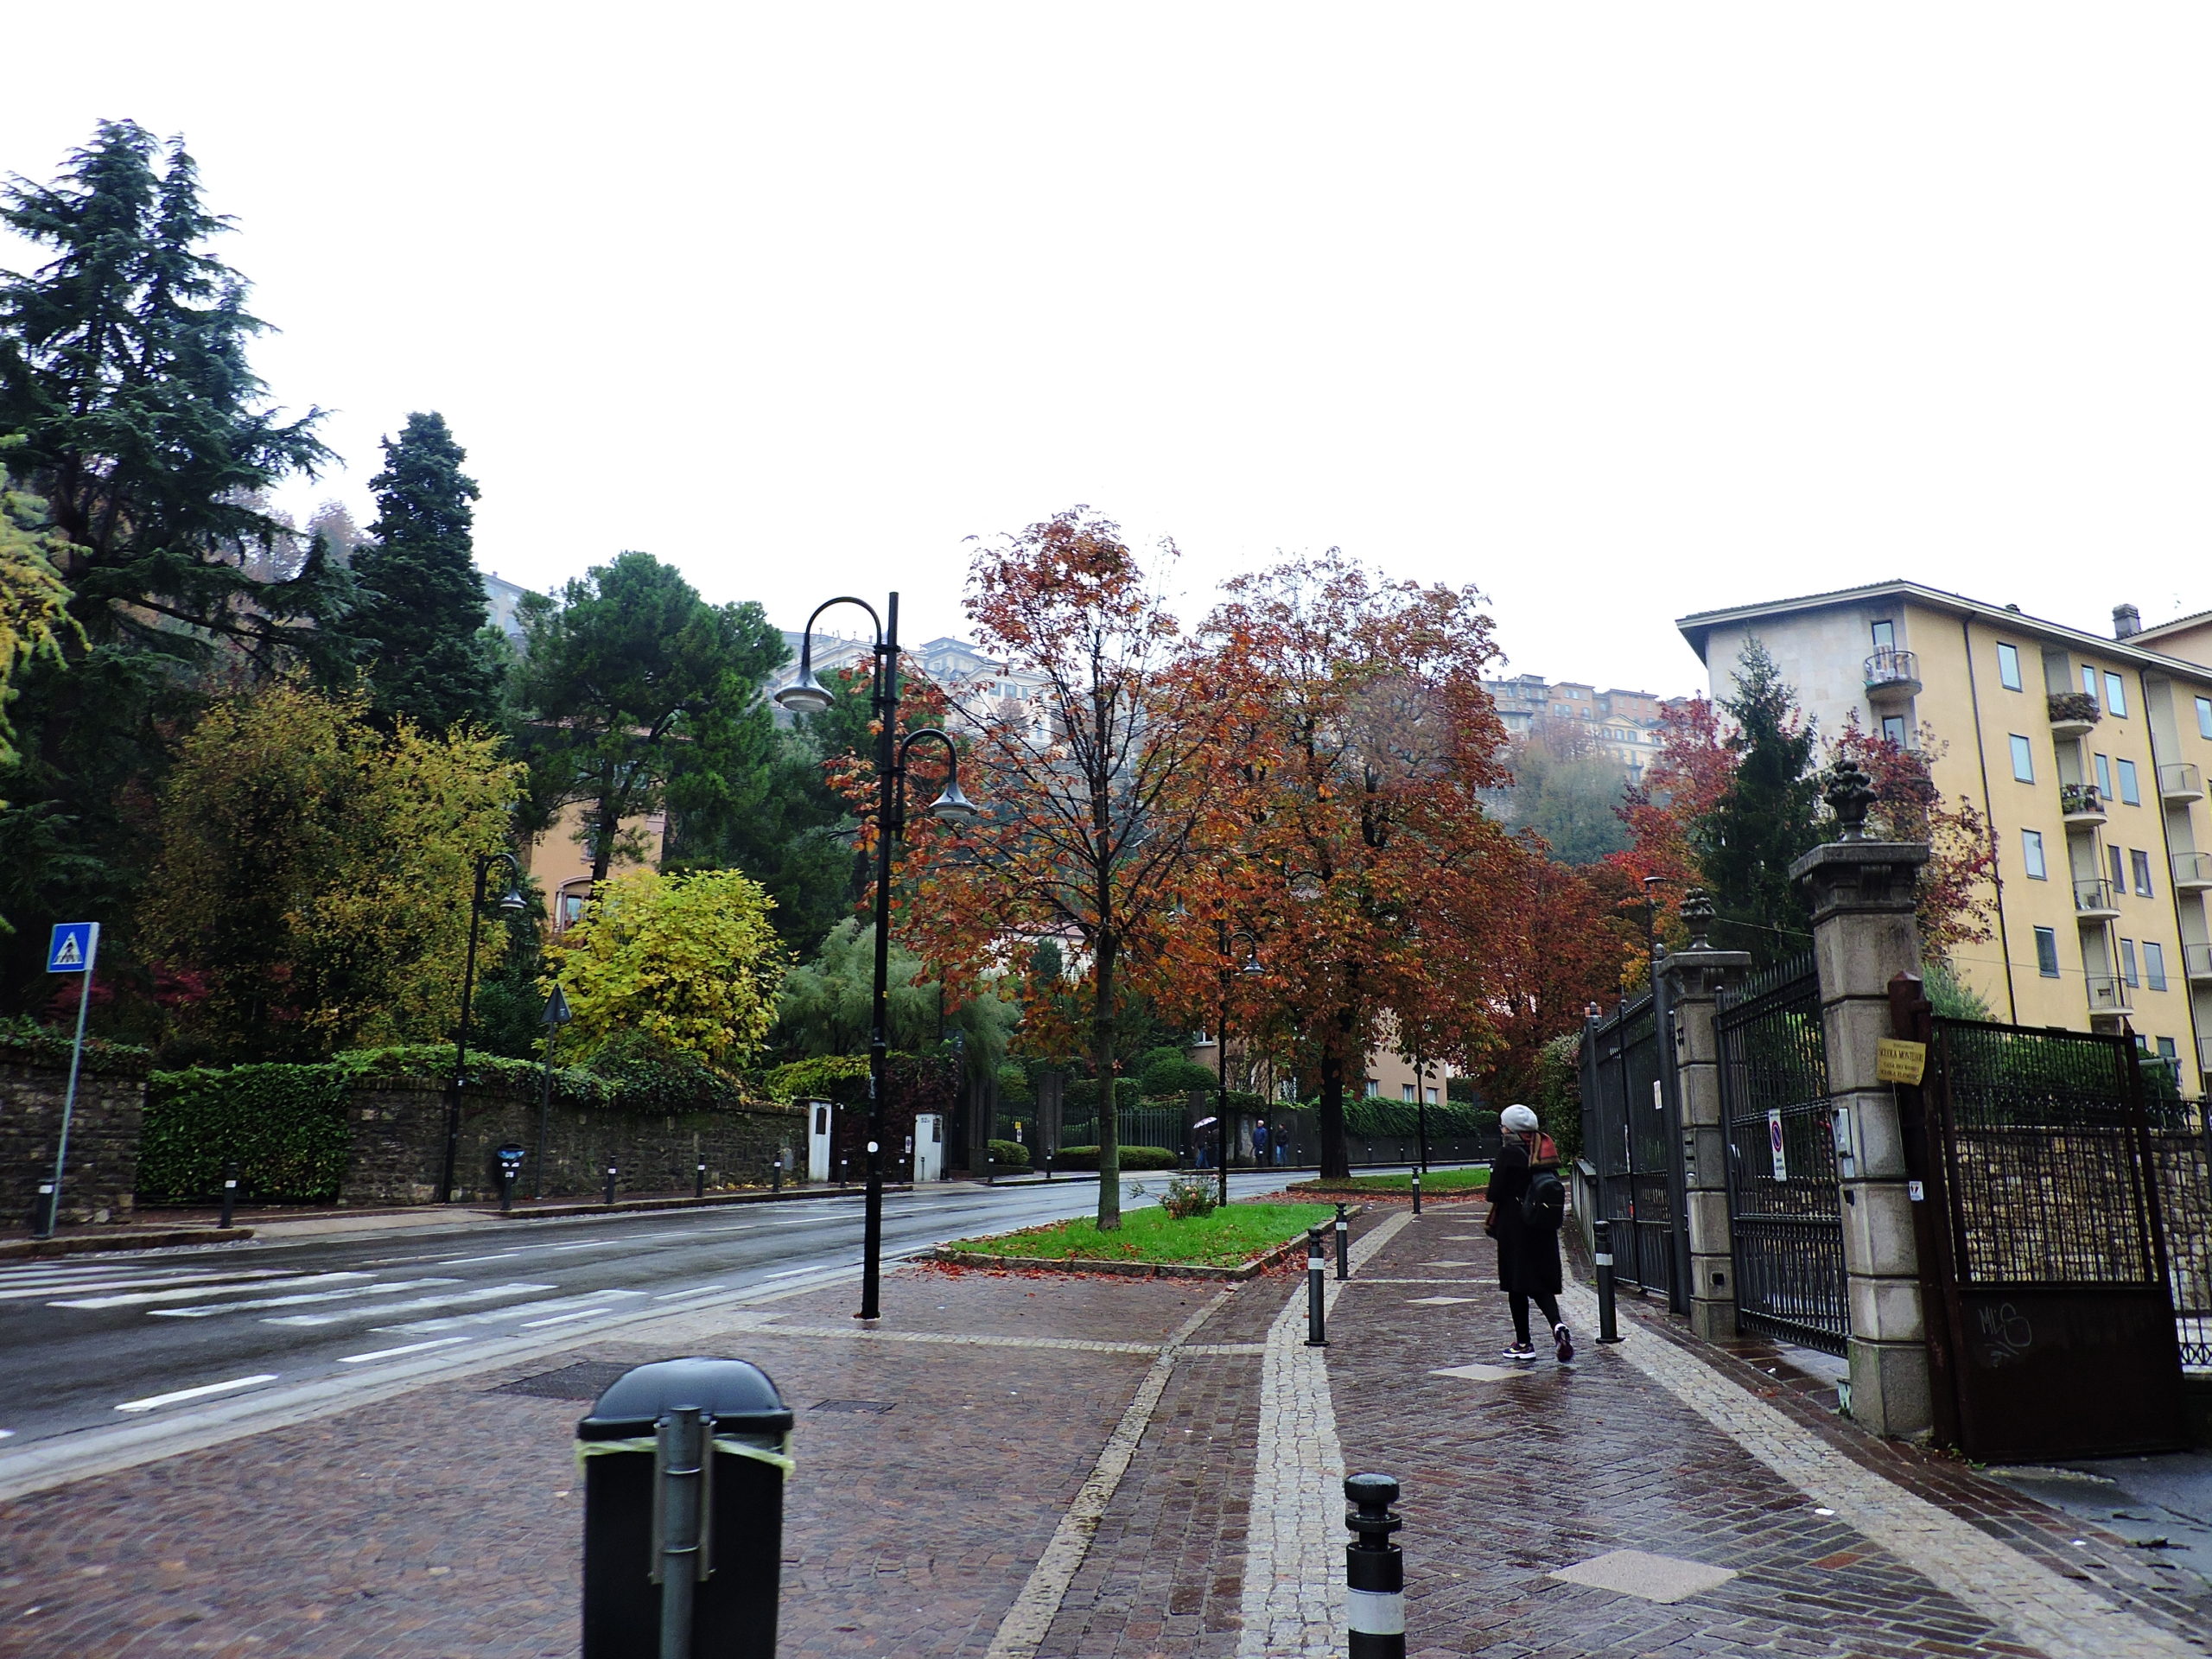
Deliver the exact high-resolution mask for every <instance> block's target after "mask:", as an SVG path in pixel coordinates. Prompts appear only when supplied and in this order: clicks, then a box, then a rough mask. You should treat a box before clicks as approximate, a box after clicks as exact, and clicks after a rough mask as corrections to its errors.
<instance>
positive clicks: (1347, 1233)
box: [1337, 1204, 1351, 1279]
mask: <svg viewBox="0 0 2212 1659" xmlns="http://www.w3.org/2000/svg"><path fill="white" fill-rule="evenodd" d="M1337 1277H1338V1278H1339V1279H1349V1278H1351V1223H1350V1222H1349V1221H1347V1220H1345V1219H1344V1205H1341V1204H1340V1205H1338V1206H1337Z"/></svg>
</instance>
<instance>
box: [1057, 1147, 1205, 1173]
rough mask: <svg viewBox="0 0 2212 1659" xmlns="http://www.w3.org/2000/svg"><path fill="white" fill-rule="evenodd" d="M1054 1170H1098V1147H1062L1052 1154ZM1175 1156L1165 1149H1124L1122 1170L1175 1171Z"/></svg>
mask: <svg viewBox="0 0 2212 1659" xmlns="http://www.w3.org/2000/svg"><path fill="white" fill-rule="evenodd" d="M1052 1167H1053V1168H1054V1169H1096V1168H1097V1167H1098V1148H1097V1147H1061V1148H1060V1149H1059V1150H1058V1152H1056V1153H1054V1154H1052ZM1174 1167H1175V1154H1173V1153H1172V1152H1170V1151H1168V1149H1167V1148H1166V1147H1122V1170H1123V1171H1124V1172H1127V1171H1128V1170H1133V1169H1173V1168H1174Z"/></svg>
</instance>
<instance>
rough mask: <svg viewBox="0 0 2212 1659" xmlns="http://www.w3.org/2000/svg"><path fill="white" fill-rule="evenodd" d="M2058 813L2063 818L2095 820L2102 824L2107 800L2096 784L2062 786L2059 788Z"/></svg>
mask: <svg viewBox="0 0 2212 1659" xmlns="http://www.w3.org/2000/svg"><path fill="white" fill-rule="evenodd" d="M2058 812H2059V816H2060V817H2067V818H2085V819H2094V820H2096V821H2098V822H2100V823H2101V822H2102V821H2103V818H2104V816H2105V798H2104V796H2103V795H2102V794H2101V793H2100V792H2099V791H2098V789H2097V786H2096V785H2094V784H2061V785H2059V786H2058Z"/></svg>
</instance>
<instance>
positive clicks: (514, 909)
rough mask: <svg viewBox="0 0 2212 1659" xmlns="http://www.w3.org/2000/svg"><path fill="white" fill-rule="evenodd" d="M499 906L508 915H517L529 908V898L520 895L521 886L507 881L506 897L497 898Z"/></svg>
mask: <svg viewBox="0 0 2212 1659" xmlns="http://www.w3.org/2000/svg"><path fill="white" fill-rule="evenodd" d="M499 908H500V909H501V910H502V911H504V912H506V913H507V914H508V915H510V916H519V915H520V914H521V913H522V912H524V911H525V910H528V909H529V908H530V900H528V899H525V898H524V897H523V896H522V889H521V888H519V887H516V886H515V885H514V884H513V883H512V882H509V883H508V884H507V893H506V897H505V898H504V899H500V900H499Z"/></svg>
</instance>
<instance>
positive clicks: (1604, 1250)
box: [1591, 1221, 1621, 1342]
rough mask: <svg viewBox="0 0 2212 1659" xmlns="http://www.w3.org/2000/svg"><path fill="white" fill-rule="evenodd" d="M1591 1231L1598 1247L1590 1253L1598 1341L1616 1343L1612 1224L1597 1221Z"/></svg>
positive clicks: (1617, 1330)
mask: <svg viewBox="0 0 2212 1659" xmlns="http://www.w3.org/2000/svg"><path fill="white" fill-rule="evenodd" d="M1591 1231H1592V1233H1593V1234H1594V1235H1595V1236H1596V1240H1597V1245H1598V1248H1597V1249H1596V1250H1594V1251H1593V1252H1592V1255H1595V1256H1596V1257H1597V1264H1598V1340H1599V1341H1600V1342H1618V1341H1619V1340H1620V1339H1621V1332H1620V1326H1619V1325H1618V1324H1617V1323H1615V1319H1614V1313H1613V1224H1612V1223H1611V1222H1610V1221H1599V1222H1598V1223H1597V1224H1594V1225H1593V1226H1592V1229H1591Z"/></svg>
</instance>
